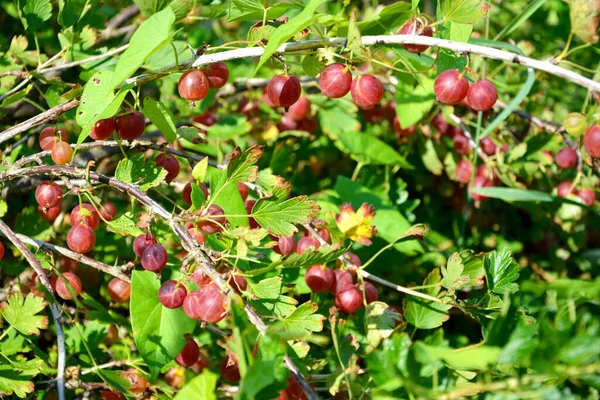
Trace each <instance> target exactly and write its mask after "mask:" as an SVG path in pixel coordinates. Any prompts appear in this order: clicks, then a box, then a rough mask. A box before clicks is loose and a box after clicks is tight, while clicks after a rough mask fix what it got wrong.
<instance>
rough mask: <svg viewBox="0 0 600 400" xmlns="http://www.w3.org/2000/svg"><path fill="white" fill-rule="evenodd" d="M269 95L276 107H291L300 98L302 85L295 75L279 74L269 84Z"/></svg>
mask: <svg viewBox="0 0 600 400" xmlns="http://www.w3.org/2000/svg"><path fill="white" fill-rule="evenodd" d="M266 90H267V96H269V100H271V102H272V103H273V104H274V105H275V107H284V108H287V107H290V106H291V105H293V104H294V103H295V102H297V101H298V99H299V98H300V93H301V92H302V87H301V86H300V81H299V80H298V78H296V77H295V76H294V75H285V74H281V75H277V76H275V77H273V79H271V80H270V81H269V84H268V85H267V88H266Z"/></svg>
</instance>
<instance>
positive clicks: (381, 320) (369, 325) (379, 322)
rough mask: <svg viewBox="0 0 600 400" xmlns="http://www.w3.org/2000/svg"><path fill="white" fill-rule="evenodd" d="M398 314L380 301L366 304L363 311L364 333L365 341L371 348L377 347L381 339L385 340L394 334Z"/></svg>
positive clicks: (399, 317)
mask: <svg viewBox="0 0 600 400" xmlns="http://www.w3.org/2000/svg"><path fill="white" fill-rule="evenodd" d="M401 318H402V317H401V316H400V314H398V313H397V312H396V311H394V310H392V309H391V308H390V306H388V305H387V304H385V303H384V302H381V301H374V302H372V303H370V304H367V309H366V311H365V331H366V332H367V341H368V342H369V344H370V345H371V346H373V347H377V346H379V343H381V341H382V340H383V339H387V338H388V337H390V336H391V335H392V333H393V332H394V328H395V327H396V325H397V323H398V321H400V320H401Z"/></svg>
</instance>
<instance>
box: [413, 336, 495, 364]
mask: <svg viewBox="0 0 600 400" xmlns="http://www.w3.org/2000/svg"><path fill="white" fill-rule="evenodd" d="M501 352H502V349H501V348H500V347H494V346H478V347H469V348H464V349H453V348H450V347H441V346H430V345H428V344H425V343H423V342H417V343H416V344H415V355H416V358H417V360H418V361H421V362H423V363H430V362H431V361H433V360H442V361H444V362H445V363H446V364H447V365H448V366H449V367H450V368H453V369H457V370H486V369H487V368H489V367H492V366H494V365H495V364H496V363H497V362H498V358H499V357H500V353H501Z"/></svg>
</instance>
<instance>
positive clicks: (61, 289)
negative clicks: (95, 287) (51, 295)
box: [55, 272, 82, 300]
mask: <svg viewBox="0 0 600 400" xmlns="http://www.w3.org/2000/svg"><path fill="white" fill-rule="evenodd" d="M81 289H82V285H81V280H80V279H79V277H78V276H77V275H75V274H73V273H71V272H65V273H64V274H63V275H62V276H61V277H59V278H58V279H57V281H56V286H55V290H56V294H58V295H59V296H60V297H61V298H62V299H64V300H72V299H73V295H75V297H76V296H79V294H80V293H81ZM71 291H72V293H73V295H72V294H71Z"/></svg>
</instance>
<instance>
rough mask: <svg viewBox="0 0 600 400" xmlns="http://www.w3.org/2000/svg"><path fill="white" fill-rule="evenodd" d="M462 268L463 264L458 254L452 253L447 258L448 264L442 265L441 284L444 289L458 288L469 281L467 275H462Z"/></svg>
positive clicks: (463, 267)
mask: <svg viewBox="0 0 600 400" xmlns="http://www.w3.org/2000/svg"><path fill="white" fill-rule="evenodd" d="M464 269H465V266H464V265H463V263H462V258H461V256H460V254H458V253H454V254H452V256H450V259H449V260H448V265H447V266H445V267H444V266H442V276H443V280H442V285H443V286H444V287H445V288H446V289H460V288H461V287H463V286H464V285H466V284H467V283H469V281H470V280H471V278H469V276H468V275H463V270H464Z"/></svg>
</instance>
